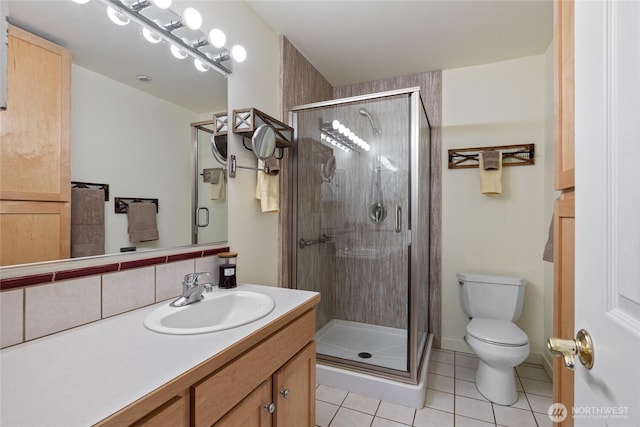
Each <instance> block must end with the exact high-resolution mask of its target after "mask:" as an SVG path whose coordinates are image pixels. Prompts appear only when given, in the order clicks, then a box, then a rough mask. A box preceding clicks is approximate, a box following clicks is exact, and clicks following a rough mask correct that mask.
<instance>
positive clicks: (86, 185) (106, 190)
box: [71, 181, 109, 202]
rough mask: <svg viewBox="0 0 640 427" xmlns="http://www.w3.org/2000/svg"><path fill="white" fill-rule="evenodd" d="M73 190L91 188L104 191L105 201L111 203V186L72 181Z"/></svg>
mask: <svg viewBox="0 0 640 427" xmlns="http://www.w3.org/2000/svg"><path fill="white" fill-rule="evenodd" d="M71 188H90V189H92V190H104V201H105V202H108V201H109V184H95V183H93V182H80V181H71Z"/></svg>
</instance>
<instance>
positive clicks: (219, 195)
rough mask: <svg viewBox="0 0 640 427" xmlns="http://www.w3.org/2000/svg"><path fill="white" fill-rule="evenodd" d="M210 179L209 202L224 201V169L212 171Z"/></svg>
mask: <svg viewBox="0 0 640 427" xmlns="http://www.w3.org/2000/svg"><path fill="white" fill-rule="evenodd" d="M212 174H213V175H212V177H211V200H224V198H225V188H224V187H225V182H224V169H220V170H215V171H212Z"/></svg>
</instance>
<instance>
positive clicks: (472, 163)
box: [448, 144, 535, 169]
mask: <svg viewBox="0 0 640 427" xmlns="http://www.w3.org/2000/svg"><path fill="white" fill-rule="evenodd" d="M489 150H500V151H502V166H528V165H534V164H535V144H515V145H496V146H493V147H475V148H453V149H451V150H449V156H448V157H449V169H468V168H477V167H478V165H479V163H480V162H479V156H480V153H481V152H483V151H489Z"/></svg>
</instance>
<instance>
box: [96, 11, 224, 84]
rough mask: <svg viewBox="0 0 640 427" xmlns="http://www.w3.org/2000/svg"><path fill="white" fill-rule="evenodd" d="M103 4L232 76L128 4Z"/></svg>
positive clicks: (215, 62) (220, 71) (217, 63)
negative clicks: (117, 10)
mask: <svg viewBox="0 0 640 427" xmlns="http://www.w3.org/2000/svg"><path fill="white" fill-rule="evenodd" d="M99 1H100V2H101V3H103V4H105V5H106V6H110V7H112V8H117V9H119V10H120V11H121V12H122V13H123V14H124V15H126V16H127V17H129V18H130V19H131V20H132V21H133V22H135V23H136V24H138V25H140V26H141V27H143V28H146V29H147V30H149V31H151V32H152V33H154V34H157V35H158V37H160V38H161V39H162V40H164V41H166V42H167V43H169V44H171V45H174V46H177V47H179V48H180V49H182V50H184V51H185V52H186V53H187V54H188V55H189V56H191V57H192V58H194V59H198V60H199V61H200V62H202V63H203V64H206V65H207V66H208V67H209V68H212V69H214V70H216V71H218V72H219V73H220V74H222V75H223V76H225V77H227V76H229V74H231V70H230V69H228V68H227V67H225V66H224V65H222V64H220V63H219V62H217V61H215V60H212V59H211V58H209V57H208V56H207V55H205V54H204V53H202V52H200V51H199V50H197V49H194V48H193V47H192V46H191V45H189V44H187V43H185V42H183V41H182V39H180V38H179V37H176V36H174V35H173V34H172V33H170V32H167V31H164V30H163V29H162V27H159V26H158V25H156V24H155V23H154V22H153V21H152V20H150V19H149V18H147V17H146V16H144V15H142V14H141V13H138V12H135V11H134V10H131V9H130V8H129V7H128V6H127V5H126V4H124V3H123V2H122V1H120V0H99Z"/></svg>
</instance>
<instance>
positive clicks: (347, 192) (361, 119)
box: [291, 88, 431, 407]
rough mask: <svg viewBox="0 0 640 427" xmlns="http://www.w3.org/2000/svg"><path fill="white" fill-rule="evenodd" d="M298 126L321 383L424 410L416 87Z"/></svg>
mask: <svg viewBox="0 0 640 427" xmlns="http://www.w3.org/2000/svg"><path fill="white" fill-rule="evenodd" d="M291 119H292V123H293V126H294V129H295V130H296V137H295V144H294V150H293V208H294V212H293V230H292V239H293V242H292V246H293V253H292V272H291V273H292V278H293V282H294V286H295V287H297V288H298V289H305V290H313V291H319V292H321V294H322V302H321V303H320V305H319V306H318V308H317V318H316V324H317V331H316V344H317V359H318V382H319V383H321V384H327V385H333V386H336V387H341V388H343V389H346V390H350V391H353V392H356V393H362V394H368V395H373V397H378V398H384V399H387V400H390V401H394V399H395V400H399V401H398V402H397V403H402V404H404V405H409V406H415V407H422V404H423V402H424V381H425V380H426V379H425V378H424V377H425V376H426V374H425V372H426V365H427V362H428V352H429V349H430V342H431V337H430V336H429V334H428V295H429V217H430V215H429V209H430V206H429V189H430V183H429V177H430V164H431V162H430V152H431V148H430V126H429V120H428V118H427V115H426V111H425V108H424V106H423V103H422V100H421V98H420V91H419V88H410V89H404V90H397V91H390V92H381V93H377V94H372V95H366V96H359V97H352V98H344V99H337V100H332V101H327V102H321V103H315V104H309V105H303V106H299V107H296V108H294V109H292V110H291ZM426 355H427V356H426ZM393 387H398V390H394V389H393Z"/></svg>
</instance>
